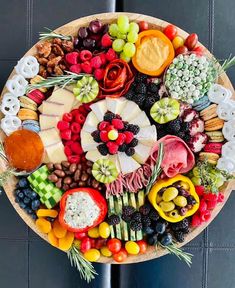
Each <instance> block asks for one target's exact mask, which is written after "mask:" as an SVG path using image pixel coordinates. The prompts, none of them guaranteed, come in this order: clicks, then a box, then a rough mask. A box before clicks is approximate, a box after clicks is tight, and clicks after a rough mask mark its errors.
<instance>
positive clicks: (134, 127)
mask: <svg viewBox="0 0 235 288" xmlns="http://www.w3.org/2000/svg"><path fill="white" fill-rule="evenodd" d="M127 127H128V128H127V130H128V131H130V132H132V133H133V134H134V135H136V134H138V133H139V132H140V127H139V126H138V125H134V124H128V126H127Z"/></svg>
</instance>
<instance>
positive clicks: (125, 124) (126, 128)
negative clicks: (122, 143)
mask: <svg viewBox="0 0 235 288" xmlns="http://www.w3.org/2000/svg"><path fill="white" fill-rule="evenodd" d="M123 124H124V128H123V130H124V131H126V130H128V126H129V123H128V122H123Z"/></svg>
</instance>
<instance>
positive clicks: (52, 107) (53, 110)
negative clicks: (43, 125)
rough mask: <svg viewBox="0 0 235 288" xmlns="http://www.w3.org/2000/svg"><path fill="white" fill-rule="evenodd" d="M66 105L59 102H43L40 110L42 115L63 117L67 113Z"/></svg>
mask: <svg viewBox="0 0 235 288" xmlns="http://www.w3.org/2000/svg"><path fill="white" fill-rule="evenodd" d="M64 109H65V105H64V104H61V103H57V102H51V101H43V103H42V105H41V106H39V108H38V110H39V111H40V112H41V114H47V115H54V116H62V115H63V114H64V113H65V110H64Z"/></svg>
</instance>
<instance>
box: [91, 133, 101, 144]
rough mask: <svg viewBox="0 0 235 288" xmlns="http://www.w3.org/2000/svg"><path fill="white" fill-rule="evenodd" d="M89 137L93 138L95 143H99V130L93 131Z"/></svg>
mask: <svg viewBox="0 0 235 288" xmlns="http://www.w3.org/2000/svg"><path fill="white" fill-rule="evenodd" d="M91 136H92V137H93V140H94V141H95V142H97V143H99V142H101V139H100V131H99V130H95V131H94V132H92V133H91Z"/></svg>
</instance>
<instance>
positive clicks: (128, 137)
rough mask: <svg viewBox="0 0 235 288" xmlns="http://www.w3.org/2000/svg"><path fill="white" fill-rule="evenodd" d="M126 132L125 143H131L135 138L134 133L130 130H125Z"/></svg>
mask: <svg viewBox="0 0 235 288" xmlns="http://www.w3.org/2000/svg"><path fill="white" fill-rule="evenodd" d="M124 134H125V135H126V140H125V143H126V144H129V143H131V141H132V140H133V138H134V134H133V133H132V132H130V131H125V132H124Z"/></svg>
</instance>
